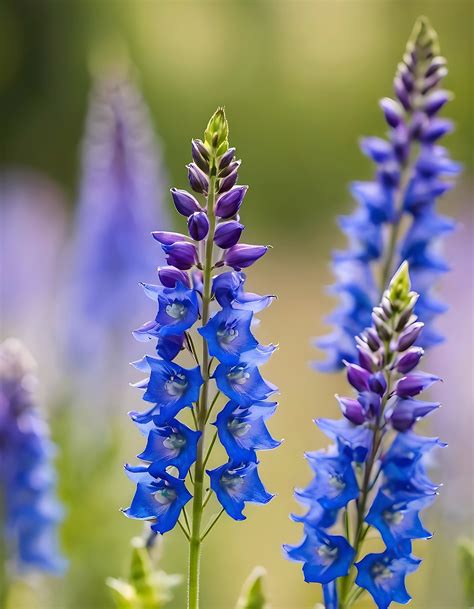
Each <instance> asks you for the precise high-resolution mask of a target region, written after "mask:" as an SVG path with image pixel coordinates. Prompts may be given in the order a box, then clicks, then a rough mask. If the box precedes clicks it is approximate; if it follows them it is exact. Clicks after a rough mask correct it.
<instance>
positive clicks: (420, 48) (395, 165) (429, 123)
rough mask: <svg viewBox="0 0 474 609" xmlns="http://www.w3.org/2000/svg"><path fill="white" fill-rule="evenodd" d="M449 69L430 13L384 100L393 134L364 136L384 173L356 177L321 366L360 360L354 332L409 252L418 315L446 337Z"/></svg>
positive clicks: (455, 168)
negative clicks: (442, 296)
mask: <svg viewBox="0 0 474 609" xmlns="http://www.w3.org/2000/svg"><path fill="white" fill-rule="evenodd" d="M446 74H447V69H446V60H445V59H444V58H443V57H441V56H440V55H439V49H438V41H437V36H436V33H435V31H434V30H433V29H432V28H431V26H430V24H429V23H428V22H427V21H426V19H424V18H421V19H419V20H418V22H417V24H416V26H415V29H414V32H413V35H412V37H411V38H410V40H409V42H408V45H407V48H406V52H405V55H404V57H403V60H402V62H401V63H400V64H399V66H398V69H397V73H396V76H395V80H394V89H395V93H396V99H389V98H384V99H382V101H381V102H380V103H381V107H382V110H383V112H384V115H385V120H386V122H387V124H388V127H389V133H388V139H382V138H378V137H369V138H365V139H363V140H362V142H361V148H362V151H363V152H364V154H366V155H367V156H368V157H369V158H370V159H371V160H372V161H373V162H374V163H375V165H376V175H375V178H374V180H372V181H369V182H354V183H353V184H352V187H351V191H352V194H353V196H354V197H355V199H356V200H357V202H358V208H357V209H356V210H355V212H354V213H353V214H352V215H350V216H344V217H342V218H341V219H340V226H341V229H342V230H343V232H344V233H345V234H346V235H347V237H348V240H349V247H348V248H347V249H346V250H344V251H342V252H335V254H334V257H333V268H334V273H335V275H336V277H337V282H336V284H335V286H334V287H333V288H332V291H333V293H334V294H335V295H337V296H338V297H340V299H341V303H342V304H341V305H340V307H338V308H337V309H336V310H335V311H334V312H333V314H332V315H331V317H330V318H329V320H328V321H330V322H331V323H333V324H334V325H335V326H336V330H335V331H334V333H333V334H331V335H329V336H327V337H325V338H323V339H320V340H319V341H318V346H319V347H321V348H322V349H324V350H326V351H327V355H328V357H327V360H326V361H325V362H323V363H322V364H318V367H319V368H320V369H322V370H326V371H327V370H329V371H332V370H337V369H339V368H342V367H343V362H344V360H349V361H356V358H357V352H356V350H355V347H354V343H353V337H354V336H356V335H357V334H359V333H360V332H361V331H362V330H363V329H364V328H365V327H366V326H367V325H368V324H369V323H370V316H371V312H372V308H373V307H374V306H375V305H376V304H377V302H378V300H379V298H380V294H381V293H382V292H383V290H384V289H385V287H386V285H387V283H388V280H389V279H390V277H391V275H392V273H393V271H394V269H395V268H397V267H398V266H399V265H400V264H401V262H402V261H403V260H407V262H408V263H409V264H410V272H411V276H412V282H413V287H414V289H415V290H416V291H417V292H418V294H419V296H420V297H419V300H418V303H417V307H416V312H417V315H418V316H419V317H420V319H421V320H422V321H423V322H424V323H425V324H426V325H427V328H426V330H425V332H424V333H423V337H422V338H421V339H420V344H421V346H424V347H429V346H432V345H434V344H436V343H438V342H440V340H442V337H441V336H440V335H439V334H438V333H437V332H436V331H435V330H434V329H433V328H432V327H431V326H432V321H433V320H434V318H435V317H436V316H437V315H439V314H440V313H442V312H443V311H444V310H445V306H444V304H443V303H441V302H440V301H439V300H438V299H437V298H436V297H435V296H434V295H433V286H434V285H435V283H436V281H437V279H438V277H439V275H440V273H444V272H446V271H447V270H449V269H448V266H447V264H446V262H445V260H444V259H443V258H442V256H441V255H440V253H439V251H438V250H439V248H438V242H439V239H440V237H442V236H443V235H445V234H446V233H448V232H450V231H452V230H453V228H454V224H453V222H452V220H451V219H449V218H446V217H444V216H441V215H439V214H438V213H437V211H436V203H437V199H438V198H439V197H440V196H441V195H443V194H445V193H446V192H447V191H449V190H450V189H451V188H452V187H453V182H452V181H451V180H449V179H446V178H449V177H453V176H455V175H456V174H457V173H458V172H459V171H460V167H459V164H457V163H455V162H453V161H452V160H451V159H450V158H449V155H448V152H447V150H446V149H445V148H443V147H441V146H440V145H439V140H440V139H441V138H442V136H444V135H446V134H448V133H449V132H451V131H452V130H453V124H452V123H451V121H449V120H447V119H444V118H440V117H439V116H438V114H439V112H440V111H441V109H442V108H443V107H444V106H445V104H446V103H447V102H448V101H449V99H450V98H451V94H450V93H449V92H448V91H445V90H444V89H441V88H440V84H441V81H442V79H443V78H444V77H445V76H446ZM405 223H406V225H407V229H406V230H403V226H404V224H405ZM378 274H380V277H379V276H378Z"/></svg>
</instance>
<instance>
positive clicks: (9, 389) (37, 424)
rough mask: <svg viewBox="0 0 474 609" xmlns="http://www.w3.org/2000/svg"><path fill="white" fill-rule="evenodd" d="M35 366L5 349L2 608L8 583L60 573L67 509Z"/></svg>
mask: <svg viewBox="0 0 474 609" xmlns="http://www.w3.org/2000/svg"><path fill="white" fill-rule="evenodd" d="M34 370H35V364H34V361H33V360H32V357H31V355H30V354H29V353H28V351H26V349H25V348H24V347H23V345H22V344H21V343H20V342H19V341H18V340H16V339H11V338H10V339H7V340H6V341H5V342H3V343H2V344H1V345H0V519H1V527H2V530H1V532H0V548H2V549H3V552H2V553H1V554H2V555H1V556H0V574H4V576H5V577H4V581H0V606H1V607H3V606H4V604H2V602H1V601H2V600H5V597H6V594H7V578H8V576H9V575H10V574H17V575H21V574H23V573H25V572H29V571H43V572H50V573H60V572H61V571H62V570H63V569H64V566H65V563H64V559H63V558H62V556H61V553H60V551H59V546H58V524H59V522H60V520H61V517H62V509H61V506H60V504H59V503H58V500H57V499H56V493H55V472H54V466H53V462H52V460H53V458H54V454H55V447H54V445H53V444H52V442H51V440H50V439H49V435H48V426H47V424H46V422H45V420H44V419H43V417H42V415H41V413H40V411H39V409H38V407H37V404H36V398H35V395H34V389H35V382H36V379H35V376H34Z"/></svg>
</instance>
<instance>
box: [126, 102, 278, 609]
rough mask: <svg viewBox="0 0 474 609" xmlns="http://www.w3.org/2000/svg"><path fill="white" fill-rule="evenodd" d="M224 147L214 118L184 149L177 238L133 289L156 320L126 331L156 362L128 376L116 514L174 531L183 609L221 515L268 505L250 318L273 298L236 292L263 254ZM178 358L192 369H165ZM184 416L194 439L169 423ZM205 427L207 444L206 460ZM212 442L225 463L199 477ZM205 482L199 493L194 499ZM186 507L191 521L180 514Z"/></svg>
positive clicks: (194, 594) (265, 439)
mask: <svg viewBox="0 0 474 609" xmlns="http://www.w3.org/2000/svg"><path fill="white" fill-rule="evenodd" d="M227 137H228V126H227V121H226V119H225V115H224V111H223V110H222V109H219V110H218V111H217V112H216V113H215V114H214V116H213V117H212V118H211V120H210V121H209V124H208V127H207V129H206V132H205V135H204V140H203V141H202V140H193V141H192V149H191V152H192V157H193V161H192V163H190V164H189V165H188V166H187V169H188V178H189V183H190V186H191V189H192V190H193V191H194V193H195V194H192V193H191V192H188V191H187V190H182V189H176V188H173V189H171V195H172V199H173V202H174V205H175V207H176V209H177V211H178V213H179V214H181V215H182V216H184V217H185V218H186V219H187V228H188V234H184V233H176V232H168V231H163V230H159V231H155V232H153V233H152V236H153V238H154V239H155V241H156V242H157V243H158V244H159V245H160V246H161V248H162V250H163V252H164V253H165V255H166V262H167V265H166V266H161V267H159V268H158V276H159V279H160V282H161V285H153V284H149V283H144V284H142V286H143V289H144V291H145V293H146V295H147V296H148V297H149V298H150V299H151V300H152V301H154V302H155V303H156V305H157V313H156V315H155V317H154V318H153V319H152V320H150V321H148V322H146V323H145V324H144V325H142V326H141V327H139V328H138V329H137V330H135V331H134V336H135V338H136V339H137V340H140V341H154V342H155V341H156V342H155V344H156V352H157V356H158V357H151V356H145V357H144V358H143V359H141V360H139V361H136V362H134V364H133V365H134V366H135V367H136V368H137V369H138V370H140V371H141V372H145V373H146V374H147V377H146V378H145V379H144V380H142V381H139V382H138V383H136V384H135V386H136V387H138V388H139V389H141V390H143V391H144V394H143V399H144V400H145V401H146V402H151V403H152V407H151V409H149V410H146V411H144V412H131V413H130V416H131V418H132V420H133V421H134V422H135V424H136V425H137V427H138V429H139V430H140V431H141V432H142V433H143V434H144V435H145V436H146V438H147V443H146V447H145V449H144V450H143V452H141V453H140V454H139V455H138V458H139V459H140V460H141V461H142V462H144V463H145V464H144V465H139V466H132V465H127V466H126V469H127V472H128V475H129V477H130V478H131V479H132V480H133V481H134V482H135V483H136V485H137V490H136V493H135V496H134V498H133V500H132V503H131V506H130V507H129V508H127V509H126V510H124V512H125V514H126V515H127V516H128V517H130V518H137V519H144V520H149V521H150V523H151V528H152V530H153V531H155V532H160V533H166V532H168V531H170V530H171V529H173V528H174V527H175V525H176V524H178V525H179V526H180V527H181V529H182V530H183V532H184V534H185V536H186V538H187V539H188V540H189V542H190V569H189V599H188V607H189V608H191V609H197V607H198V588H199V578H198V572H199V561H200V547H201V543H202V541H203V539H204V537H206V536H207V534H208V533H209V532H210V530H211V529H212V528H213V526H214V525H215V524H216V522H217V520H218V518H219V517H220V516H221V515H222V514H223V513H227V515H229V516H230V517H231V518H233V519H234V520H244V519H245V515H244V513H243V511H244V509H245V506H246V504H247V503H248V502H251V503H260V504H265V503H268V502H269V501H270V500H271V499H272V497H273V495H271V494H270V493H268V492H267V491H266V489H265V487H264V486H263V483H262V481H261V479H260V476H259V472H258V465H259V462H258V458H257V452H258V451H260V450H269V449H273V448H276V447H277V446H278V445H279V444H280V442H278V441H277V440H275V439H274V438H272V436H271V435H270V432H269V430H268V428H267V423H266V422H267V420H268V419H269V417H270V416H271V415H272V414H273V413H274V411H275V408H276V403H275V402H267V401H265V400H266V399H267V398H268V397H270V396H271V395H273V394H275V393H276V391H277V388H276V387H275V386H274V385H273V384H271V383H270V382H268V381H266V380H264V379H263V377H262V375H261V373H260V367H261V366H262V365H263V364H264V363H265V362H266V361H267V360H268V359H269V357H270V356H271V355H272V353H273V352H274V351H275V349H276V347H275V346H274V345H261V344H260V343H259V342H258V340H257V338H256V337H255V335H254V331H255V328H256V326H257V323H256V321H257V320H256V318H255V315H256V313H258V312H260V311H262V310H263V309H265V308H266V307H267V306H269V305H270V304H271V303H272V301H273V299H274V297H273V296H271V295H266V296H260V295H258V294H254V293H250V292H246V291H245V281H246V277H245V275H244V274H243V273H242V272H241V269H242V268H247V267H249V266H251V265H252V264H253V263H254V262H256V261H257V260H258V259H259V258H261V257H262V256H263V255H264V254H265V253H266V252H267V249H268V248H267V247H265V246H254V245H246V244H240V243H239V240H240V237H241V235H242V233H243V230H244V226H243V224H241V223H240V218H239V211H240V209H241V207H242V204H243V201H244V198H245V196H246V194H247V190H248V188H247V186H239V185H237V183H236V182H237V177H238V176H237V173H238V168H239V166H240V161H237V160H235V149H233V148H229V145H228V142H227ZM226 267H227V268H226ZM193 330H197V332H193ZM197 339H199V340H200V341H201V347H200V348H199V349H198V348H197V345H196V340H197ZM185 353H186V355H187V358H188V362H189V360H190V359H191V361H192V362H193V366H194V367H189V365H186V366H181V365H180V364H178V363H176V362H175V359H176V358H177V357H178V356H180V355H181V354H183V356H184V354H185ZM201 353H202V356H200V355H201ZM221 395H223V396H225V397H226V398H227V404H226V405H225V406H223V408H222V409H221V411H220V412H218V413H217V416H216V418H215V421H214V422H212V419H211V418H210V416H211V411H213V410H214V408H215V407H216V404H217V403H218V401H219V398H220V397H221ZM189 409H191V416H192V421H193V428H191V427H190V426H188V425H185V424H184V422H182V421H180V420H178V418H177V417H183V416H185V414H186V413H189ZM188 420H191V419H189V417H188ZM211 424H213V425H214V426H215V431H214V437H213V439H212V440H211V441H210V442H209V443H208V445H207V449H205V442H206V432H208V431H210V430H211V429H212V427H211V428H209V426H210V425H211ZM217 440H220V442H221V444H222V446H223V447H224V449H225V452H226V454H227V459H228V461H227V462H226V463H224V464H222V465H218V466H217V467H214V468H213V469H206V466H207V464H208V460H209V457H210V455H211V451H212V449H213V447H214V445H215V443H216V442H217ZM206 473H207V474H208V476H209V482H208V485H207V486H208V487H209V490H208V491H207V494H206V495H205V493H204V488H205V482H204V481H205V475H206ZM191 491H193V492H192V495H191ZM213 496H215V499H216V500H217V501H218V502H219V503H220V505H221V512H220V513H219V514H218V516H217V517H216V518H214V519H211V521H210V522H209V523H208V525H207V527H206V529H205V531H204V532H203V531H202V530H201V529H202V518H203V513H204V510H205V508H206V506H207V504H208V502H209V501H210V500H211V498H212V497H213ZM191 498H192V506H193V507H192V518H190V517H189V516H188V515H187V513H186V511H185V505H186V504H187V503H188V501H190V500H191ZM181 515H182V516H181Z"/></svg>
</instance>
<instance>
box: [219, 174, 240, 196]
mask: <svg viewBox="0 0 474 609" xmlns="http://www.w3.org/2000/svg"><path fill="white" fill-rule="evenodd" d="M238 177H239V176H238V168H237V169H234V171H233V172H232V173H230V174H229V175H228V176H227V177H225V178H223V179H222V180H220V182H219V192H220V193H223V192H227V191H228V190H230V189H231V188H233V187H234V186H235V183H236V182H237V178H238Z"/></svg>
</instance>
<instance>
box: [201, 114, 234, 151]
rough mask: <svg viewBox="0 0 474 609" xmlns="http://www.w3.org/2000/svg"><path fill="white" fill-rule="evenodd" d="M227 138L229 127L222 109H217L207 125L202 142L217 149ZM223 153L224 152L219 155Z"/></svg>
mask: <svg viewBox="0 0 474 609" xmlns="http://www.w3.org/2000/svg"><path fill="white" fill-rule="evenodd" d="M228 137H229V125H228V124H227V119H226V116H225V111H224V108H218V109H217V110H216V111H215V112H214V114H213V115H212V116H211V118H210V120H209V122H208V124H207V128H206V131H205V132H204V141H205V142H206V143H207V144H210V145H211V146H212V147H213V148H218V147H219V146H221V145H222V144H224V143H225V142H226V141H227V139H228ZM226 150H227V148H226ZM224 152H225V150H223V151H222V152H221V154H223V153H224Z"/></svg>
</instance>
